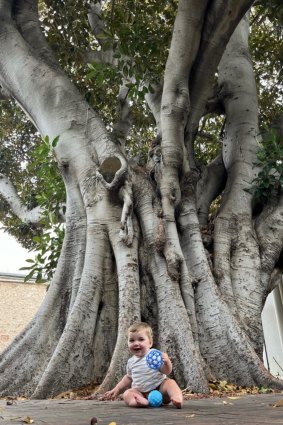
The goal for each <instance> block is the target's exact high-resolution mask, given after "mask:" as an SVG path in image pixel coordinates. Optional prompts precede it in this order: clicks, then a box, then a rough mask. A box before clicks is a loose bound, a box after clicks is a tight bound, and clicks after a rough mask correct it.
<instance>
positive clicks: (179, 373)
mask: <svg viewBox="0 0 283 425" xmlns="http://www.w3.org/2000/svg"><path fill="white" fill-rule="evenodd" d="M251 3H252V2H251V1H248V0H247V1H241V2H237V4H236V2H235V1H234V2H233V1H231V2H228V3H227V4H226V2H225V5H223V2H218V1H212V2H207V1H204V2H201V4H199V2H198V1H194V0H192V1H183V0H180V2H179V7H178V11H177V15H176V20H175V25H174V30H173V36H172V43H171V46H170V51H169V55H168V60H167V64H166V68H165V74H164V84H163V88H162V94H161V91H160V90H161V89H160V87H161V86H160V87H158V88H156V89H157V90H156V93H155V94H154V95H149V96H148V97H147V99H148V104H149V106H151V107H152V110H153V115H154V116H155V119H156V127H157V130H158V133H159V136H158V138H157V140H156V143H155V145H154V146H153V150H152V157H151V161H150V162H149V164H148V168H146V169H141V168H139V167H134V166H130V165H129V164H128V161H127V159H126V158H125V156H124V154H123V152H122V148H121V146H120V145H119V144H115V143H114V142H113V140H112V138H111V136H110V135H109V134H108V132H107V130H106V128H105V126H104V124H103V123H102V121H101V119H100V118H99V116H98V114H97V113H96V112H95V111H94V110H93V109H92V108H91V107H90V106H89V105H88V104H87V103H86V101H85V100H84V98H83V97H82V96H81V94H80V93H79V92H78V90H77V89H76V88H75V87H74V86H73V84H72V83H71V82H70V80H69V79H68V78H67V77H66V76H65V74H64V73H63V71H62V70H60V68H59V66H58V65H57V64H56V62H55V59H54V58H53V55H52V52H50V49H49V47H48V45H47V44H46V43H45V40H44V38H43V37H41V36H40V37H36V35H37V34H38V30H39V27H38V22H37V21H36V19H35V20H34V21H33V22H35V23H36V22H37V24H33V25H32V26H31V27H30V26H29V25H27V17H28V16H32V17H33V18H36V17H37V9H36V4H37V2H35V1H32V0H30V1H27V2H24V1H17V2H13V1H10V2H9V1H8V2H0V39H1V49H0V83H1V86H2V87H4V88H5V90H6V92H7V93H8V94H9V95H10V96H12V97H13V98H14V99H15V100H16V101H17V102H18V103H19V104H20V105H21V107H22V108H23V110H24V111H25V112H26V114H27V115H28V116H29V117H30V119H31V120H32V122H33V123H34V124H35V126H36V128H37V129H38V131H39V132H40V133H41V134H42V135H43V136H45V135H48V136H49V138H50V140H52V139H53V138H54V137H55V136H57V135H59V136H60V137H59V142H58V144H57V146H56V148H55V153H56V158H57V161H58V166H59V168H60V171H61V174H62V178H63V180H64V183H65V187H66V198H67V208H66V234H65V240H64V245H63V248H62V252H61V255H60V259H59V263H58V267H57V270H56V273H55V275H54V278H53V280H52V282H51V285H50V289H49V290H48V292H47V295H46V297H45V299H44V301H43V304H42V305H41V307H40V309H39V311H38V313H37V315H36V317H35V318H34V319H33V320H32V322H31V323H30V324H29V325H28V326H27V327H26V329H25V330H24V331H23V332H22V333H21V335H19V336H18V337H17V338H16V339H15V341H14V342H13V343H12V344H11V345H10V346H9V347H8V348H7V349H6V350H5V351H4V352H3V353H2V354H1V356H0V393H1V394H2V395H4V394H6V395H7V394H8V395H12V394H14V395H27V396H31V397H34V398H45V397H50V396H54V395H56V393H59V392H61V391H64V390H67V389H70V388H72V387H77V386H80V385H83V384H86V383H88V382H90V381H93V380H96V381H97V382H99V383H100V384H101V387H100V391H104V390H107V389H109V387H111V386H113V385H114V384H115V383H116V382H117V380H118V379H119V378H120V377H121V376H122V375H123V374H124V373H125V369H124V368H125V363H126V359H127V356H128V353H127V349H126V345H127V344H126V342H127V328H128V326H129V325H130V324H131V323H132V322H133V321H135V320H140V319H142V320H147V321H148V322H149V323H150V324H151V325H152V326H153V329H154V335H155V343H156V345H157V346H158V347H159V348H161V349H162V350H164V351H167V352H168V353H169V355H170V356H171V357H172V359H173V364H174V368H173V375H174V377H175V378H176V379H177V381H178V383H179V384H180V385H181V386H182V387H186V388H190V389H191V390H193V391H195V392H208V384H207V381H208V379H213V378H219V379H226V380H229V381H230V382H233V383H237V384H238V385H259V386H273V387H280V388H282V387H283V384H282V382H280V381H278V380H276V379H275V378H274V377H272V376H271V375H270V374H269V373H268V372H267V371H266V370H265V369H264V366H263V364H262V361H261V353H262V329H261V321H260V313H261V310H262V307H263V304H264V301H265V297H266V293H267V292H268V290H269V289H270V288H271V285H270V282H271V281H272V273H273V272H274V268H275V265H276V262H277V261H278V258H279V256H280V254H281V252H282V242H283V234H282V228H283V226H282V199H281V200H278V202H277V204H276V205H274V206H273V207H272V208H271V209H270V208H269V209H268V208H266V209H265V210H264V211H263V213H262V214H263V215H262V216H261V217H258V218H257V221H256V222H254V220H253V215H252V199H251V195H250V194H249V193H248V192H246V191H245V190H244V189H247V188H249V187H250V186H251V181H252V179H253V177H254V170H253V168H252V163H253V161H254V159H255V156H256V147H257V144H256V136H257V132H258V123H257V109H258V108H257V97H256V89H255V83H254V77H253V72H252V66H251V62H250V59H249V55H248V45H247V39H248V22H247V20H245V19H243V20H242V21H241V23H240V24H239V25H238V27H237V29H236V31H235V32H234V34H233V36H232V37H231V39H230V41H229V43H228V40H229V38H230V35H231V34H232V32H233V31H234V29H235V27H236V25H237V23H238V22H239V21H240V20H241V18H242V16H243V14H244V13H245V12H246V10H247V9H248V7H249V6H250V5H251ZM11 6H13V16H12V15H11V13H12V9H11ZM97 10H98V9H95V8H93V9H92V12H93V13H94V12H95V11H96V12H97ZM220 10H221V16H220V15H219V11H220ZM231 10H233V13H232V15H231V14H230V13H229V12H230V11H231ZM98 12H99V13H100V10H98ZM98 12H97V13H98ZM94 15H95V14H94ZM94 15H92V17H95V16H96V17H95V19H94V20H93V22H92V23H93V31H94V33H96V32H97V25H98V26H99V25H100V27H99V28H102V30H103V28H104V26H103V23H102V22H101V16H99V14H96V15H95V16H94ZM97 18H98V19H97ZM96 19H97V20H96ZM101 25H102V27H101ZM188 46H190V49H188ZM225 47H226V50H225V52H224V49H225ZM221 56H222V59H221V62H220V64H219V82H218V83H219V86H220V87H221V91H220V93H221V102H222V105H223V110H224V111H225V115H226V127H225V139H224V143H223V151H222V155H221V157H220V158H217V159H216V160H215V161H213V162H212V163H211V164H210V165H209V166H208V167H207V168H206V169H205V170H202V171H200V175H198V174H196V173H195V162H194V158H193V155H192V151H193V149H192V148H193V141H194V137H191V136H192V135H193V134H194V132H195V126H196V125H197V124H198V122H199V119H200V117H201V116H202V114H203V112H204V110H205V104H206V101H207V99H208V93H209V91H210V89H211V80H212V76H213V75H214V73H215V71H216V67H217V65H218V63H219V60H220V58H221ZM212 57H213V60H211V58H212ZM208 62H210V66H209V67H208V69H206V67H207V64H208ZM205 71H206V72H207V74H205ZM206 75H207V78H208V82H209V84H208V85H207V84H203V81H204V79H205V76H206ZM208 86H209V87H208ZM30 93H33V96H30ZM121 93H122V92H121ZM198 93H199V96H198V95H197V94H198ZM120 106H121V108H120V112H121V116H120V118H121V120H120V121H119V122H118V123H117V128H119V129H121V134H122V138H124V139H125V137H126V135H127V134H128V130H129V105H128V104H123V105H120ZM210 176H212V177H210ZM152 177H154V178H153V179H152ZM206 182H208V183H207V184H206ZM212 183H213V184H212ZM0 184H1V179H0ZM223 187H224V192H222V189H223ZM220 193H221V194H222V200H221V209H220V211H219V212H218V215H217V219H216V222H215V227H214V231H212V232H213V234H212V235H211V238H213V239H214V246H213V248H211V247H208V246H207V245H206V244H205V243H204V238H203V234H202V231H203V227H207V223H208V216H209V209H210V206H211V203H212V202H213V201H214V199H215V197H216V196H217V195H219V194H220ZM2 195H4V196H5V194H4V193H3V191H2ZM18 201H19V199H18ZM11 207H12V203H11ZM21 208H22V207H21ZM21 210H22V209H21ZM21 210H19V211H17V210H16V209H14V213H16V214H17V213H18V215H19V216H21ZM266 218H267V219H266ZM272 225H273V226H275V229H276V231H275V232H273V233H272V234H270V232H268V233H269V234H270V237H269V238H265V237H264V235H265V233H266V232H267V229H269V228H270V226H272ZM279 229H280V230H279ZM208 249H209V250H210V252H208ZM211 256H212V259H211ZM273 275H274V273H273ZM19 365H20V367H21V372H20V374H19V373H18V368H19Z"/></svg>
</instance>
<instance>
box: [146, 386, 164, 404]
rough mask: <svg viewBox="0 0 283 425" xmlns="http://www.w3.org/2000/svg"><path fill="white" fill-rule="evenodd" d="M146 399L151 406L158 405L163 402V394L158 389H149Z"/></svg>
mask: <svg viewBox="0 0 283 425" xmlns="http://www.w3.org/2000/svg"><path fill="white" fill-rule="evenodd" d="M147 399H148V402H149V405H150V406H151V407H160V406H161V405H162V403H163V396H162V394H161V392H160V391H158V390H153V391H150V393H149V394H148V397H147Z"/></svg>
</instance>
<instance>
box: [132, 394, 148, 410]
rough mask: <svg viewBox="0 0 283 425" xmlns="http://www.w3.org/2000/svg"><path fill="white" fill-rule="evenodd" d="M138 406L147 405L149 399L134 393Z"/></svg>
mask: <svg viewBox="0 0 283 425" xmlns="http://www.w3.org/2000/svg"><path fill="white" fill-rule="evenodd" d="M134 399H135V400H136V403H137V406H138V407H147V406H148V400H147V399H146V398H144V397H143V396H141V395H134Z"/></svg>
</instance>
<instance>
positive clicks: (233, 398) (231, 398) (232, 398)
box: [228, 397, 240, 400]
mask: <svg viewBox="0 0 283 425" xmlns="http://www.w3.org/2000/svg"><path fill="white" fill-rule="evenodd" d="M228 398H230V400H238V398H240V397H228Z"/></svg>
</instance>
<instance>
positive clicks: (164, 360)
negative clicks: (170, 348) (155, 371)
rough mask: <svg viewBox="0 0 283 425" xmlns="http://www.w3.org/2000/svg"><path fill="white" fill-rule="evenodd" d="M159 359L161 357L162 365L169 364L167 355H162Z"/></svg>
mask: <svg viewBox="0 0 283 425" xmlns="http://www.w3.org/2000/svg"><path fill="white" fill-rule="evenodd" d="M161 357H162V361H163V363H164V364H168V363H171V361H170V359H169V357H168V354H167V353H162V356H161Z"/></svg>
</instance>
